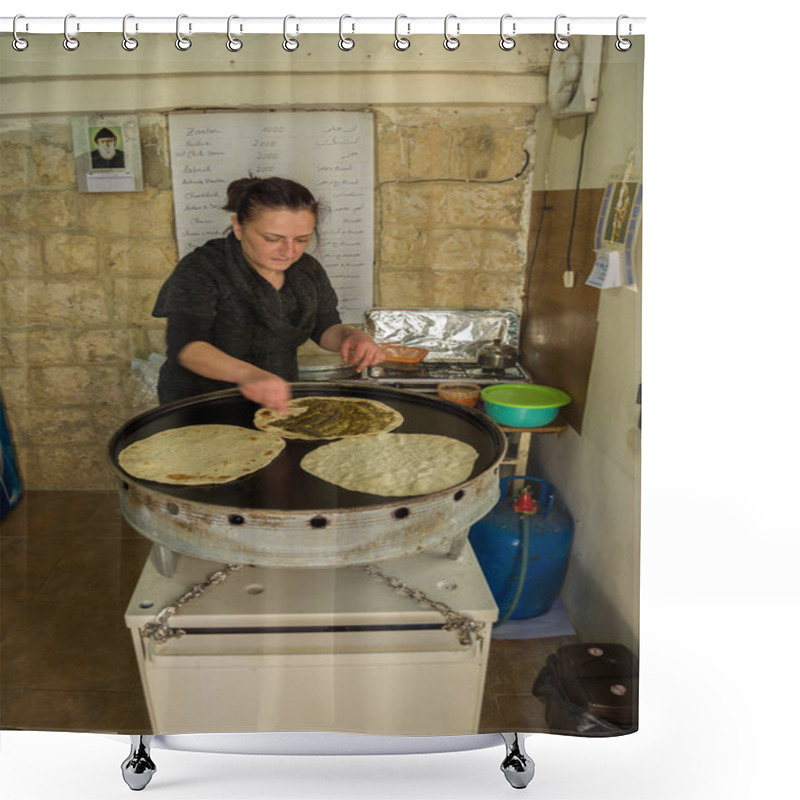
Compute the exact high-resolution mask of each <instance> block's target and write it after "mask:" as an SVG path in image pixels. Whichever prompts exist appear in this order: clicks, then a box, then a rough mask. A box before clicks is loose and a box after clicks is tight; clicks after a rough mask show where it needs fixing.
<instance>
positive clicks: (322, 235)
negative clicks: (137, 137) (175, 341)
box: [169, 111, 374, 323]
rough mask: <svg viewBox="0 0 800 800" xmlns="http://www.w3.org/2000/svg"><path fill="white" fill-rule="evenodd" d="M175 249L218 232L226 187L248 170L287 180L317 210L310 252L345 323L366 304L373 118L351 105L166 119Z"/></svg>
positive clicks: (224, 220)
mask: <svg viewBox="0 0 800 800" xmlns="http://www.w3.org/2000/svg"><path fill="white" fill-rule="evenodd" d="M169 135H170V156H171V163H172V183H173V194H174V201H175V225H176V231H177V239H178V253H179V256H180V257H181V258H182V257H183V256H185V255H186V254H187V253H189V252H191V251H192V250H194V249H195V248H196V247H199V246H200V245H202V244H204V243H205V242H207V241H208V240H209V239H214V238H218V237H220V236H222V235H223V234H224V232H225V231H226V230H227V228H228V227H229V226H230V217H231V215H230V213H229V212H227V211H223V210H222V206H224V205H225V202H226V189H227V186H228V184H229V183H230V182H231V181H233V180H236V179H237V178H243V177H247V176H248V175H250V174H252V175H255V176H257V177H260V178H267V177H270V176H278V177H281V178H291V179H292V180H295V181H298V182H299V183H302V184H303V185H305V186H307V187H308V188H309V189H310V190H311V192H312V193H313V194H314V196H315V197H316V198H317V200H318V201H319V202H320V205H321V207H322V213H321V214H320V219H319V220H318V226H317V227H318V231H319V236H318V237H316V242H315V244H314V245H312V248H311V249H310V250H309V252H310V253H311V254H312V255H313V256H314V257H315V258H317V259H318V260H319V261H320V262H321V263H322V265H323V266H324V267H325V270H326V272H327V273H328V276H329V277H330V279H331V283H332V284H333V287H334V289H336V293H337V295H338V297H339V311H340V313H341V315H342V319H343V320H344V321H345V322H351V323H361V322H363V317H364V312H365V311H366V310H367V309H368V308H370V307H371V305H372V262H373V247H374V242H373V189H374V167H373V119H372V115H371V114H369V113H363V112H352V111H291V112H274V113H272V112H252V113H235V112H231V113H210V114H182V113H175V114H170V116H169Z"/></svg>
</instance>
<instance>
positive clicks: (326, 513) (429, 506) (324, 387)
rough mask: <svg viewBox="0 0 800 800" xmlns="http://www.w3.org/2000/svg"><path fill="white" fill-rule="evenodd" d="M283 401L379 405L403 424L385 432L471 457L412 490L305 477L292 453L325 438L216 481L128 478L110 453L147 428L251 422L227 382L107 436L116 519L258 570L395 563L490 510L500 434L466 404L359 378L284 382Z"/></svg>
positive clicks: (501, 449) (180, 547)
mask: <svg viewBox="0 0 800 800" xmlns="http://www.w3.org/2000/svg"><path fill="white" fill-rule="evenodd" d="M292 396H293V397H295V398H302V397H309V396H322V397H328V396H330V397H352V398H367V399H370V400H377V401H380V402H382V403H386V404H387V405H389V406H391V407H392V408H394V409H396V410H397V411H399V412H400V413H401V414H402V415H403V418H404V422H403V424H402V425H401V426H400V427H399V428H396V429H395V430H394V431H393V433H427V434H437V435H441V436H448V437H451V438H454V439H458V440H460V441H462V442H466V443H467V444H469V445H471V446H472V447H474V448H475V450H476V451H477V452H478V458H477V459H476V461H475V465H474V468H473V470H472V474H471V475H470V477H469V478H468V479H467V480H466V481H465V482H463V483H461V484H459V485H458V486H455V487H450V488H448V489H445V490H443V491H441V492H437V493H434V494H430V495H422V496H415V497H405V498H398V497H383V496H379V495H374V494H366V493H361V492H353V491H348V490H346V489H341V488H339V487H337V486H334V485H333V484H330V483H328V482H326V481H323V480H321V479H319V478H316V477H315V476H313V475H310V474H308V473H307V472H305V470H303V469H302V468H301V466H300V461H301V460H302V458H303V457H304V456H305V455H306V454H307V453H308V452H310V451H311V450H313V449H315V448H316V447H319V446H322V445H324V444H326V443H327V442H326V441H320V442H308V441H301V440H293V439H289V440H287V441H286V448H285V449H284V451H283V452H282V453H281V454H280V455H279V456H278V458H276V459H275V461H273V462H272V463H271V464H269V465H268V466H267V467H265V468H264V469H261V470H259V471H258V472H255V473H253V474H251V475H248V476H245V477H243V478H240V479H239V480H236V481H232V482H231V483H227V484H218V485H208V486H173V485H169V484H161V483H155V482H152V481H144V480H140V479H137V478H134V477H132V476H130V475H128V474H127V473H126V472H125V471H124V470H123V469H122V468H121V467H120V466H119V462H118V456H119V453H120V452H121V451H122V450H123V449H124V448H125V447H127V446H128V445H130V444H132V443H133V442H136V441H139V440H140V439H144V438H146V437H148V436H151V435H153V434H154V433H158V432H159V431H163V430H167V429H171V428H178V427H183V426H186V425H204V424H212V423H214V424H228V425H239V426H242V427H246V428H253V427H254V425H253V417H254V416H255V413H256V411H257V410H258V408H259V406H258V405H257V404H256V403H253V402H252V401H250V400H247V399H246V398H245V397H244V396H243V395H242V394H241V393H240V392H239V391H238V390H237V389H230V390H225V391H222V392H214V393H212V394H207V395H200V396H198V397H193V398H190V399H188V400H181V401H178V402H176V403H171V404H168V405H164V406H159V407H158V408H155V409H152V410H151V411H147V412H145V413H144V414H141V415H139V416H138V417H135V418H134V419H132V420H130V421H129V422H127V423H125V425H123V426H122V427H121V428H120V429H119V430H118V431H117V432H116V433H115V434H114V435H113V436H112V438H111V440H110V441H109V445H108V453H109V457H110V459H111V463H112V465H113V467H114V470H115V472H116V473H117V476H118V479H119V494H120V503H121V507H122V512H123V516H125V518H126V519H127V521H128V522H129V523H130V524H131V525H132V526H133V527H134V528H136V529H137V530H139V531H140V532H141V533H142V534H143V535H145V536H147V537H148V538H150V539H152V540H153V541H155V542H156V543H159V544H162V545H164V546H165V547H167V548H169V549H170V550H174V551H177V552H184V553H187V554H190V555H195V556H199V557H205V558H209V559H212V560H223V561H228V562H234V563H250V564H256V565H260V566H338V565H342V564H354V563H370V562H373V561H376V560H382V559H386V558H396V557H399V556H401V555H407V554H411V553H414V552H417V551H418V550H422V549H427V548H429V547H434V546H439V545H441V544H442V543H443V542H446V541H448V540H449V539H452V538H453V537H455V536H456V535H460V534H462V533H463V532H464V531H465V530H466V529H468V527H469V525H471V524H472V523H473V522H475V521H477V520H478V519H480V518H481V517H482V516H484V515H485V514H486V513H488V512H489V510H491V508H492V506H493V505H494V503H495V502H496V500H497V496H498V482H499V465H500V462H501V460H502V458H503V455H504V453H505V448H506V440H505V436H504V435H503V432H502V430H501V429H500V428H499V427H498V426H497V425H496V424H495V423H494V422H493V421H492V420H491V419H489V418H488V417H487V416H485V415H484V414H482V413H480V412H477V411H475V410H473V409H471V408H467V407H466V406H461V405H458V404H456V403H450V402H448V401H445V400H441V399H440V398H437V397H433V396H429V395H423V394H418V393H414V392H410V391H405V390H402V389H394V388H390V387H386V386H381V385H375V384H367V383H362V382H355V381H353V382H347V383H295V384H292Z"/></svg>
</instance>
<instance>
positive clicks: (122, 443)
mask: <svg viewBox="0 0 800 800" xmlns="http://www.w3.org/2000/svg"><path fill="white" fill-rule="evenodd" d="M314 395H319V396H337V397H354V398H366V399H373V400H379V401H382V402H386V403H387V404H388V405H390V406H392V405H393V403H392V401H393V400H394V401H395V402H396V403H399V404H400V405H401V406H403V407H404V408H405V409H406V410H408V409H411V411H412V412H413V414H414V415H416V414H417V412H420V413H421V414H427V413H428V412H427V411H426V409H431V410H432V411H431V414H432V415H433V417H434V421H438V422H439V423H442V422H444V423H445V424H452V425H454V426H455V427H456V428H459V429H463V430H465V431H466V432H468V433H470V434H471V436H472V441H468V443H470V444H472V445H473V446H476V445H477V446H476V450H478V452H479V457H478V459H477V461H476V465H475V469H473V473H472V474H471V475H470V477H469V478H468V479H467V480H466V481H463V482H462V483H460V484H458V485H454V486H451V487H448V488H447V489H444V490H441V491H440V492H434V493H432V494H428V495H414V496H407V497H399V496H381V495H372V494H370V495H367V494H362V493H355V492H348V491H347V490H344V489H340V488H338V487H333V485H332V484H326V483H325V482H324V481H321V480H320V479H318V478H315V477H313V476H311V475H309V474H307V473H304V471H302V470H301V468H300V467H299V460H300V458H301V457H302V455H305V452H308V451H310V450H312V449H314V448H316V447H318V446H321V445H324V444H326V443H327V441H318V442H307V441H298V440H292V439H289V440H286V444H287V448H286V450H285V451H284V453H283V454H281V456H279V457H278V459H276V461H275V462H272V464H270V465H268V466H267V467H265V468H264V469H262V470H259V471H258V472H256V473H252V474H251V475H248V476H245V477H243V478H241V479H239V480H236V481H232V482H230V483H227V484H215V485H210V486H209V485H205V486H194V487H192V486H174V485H172V484H162V483H157V482H155V481H146V480H141V479H138V478H134V477H132V476H130V475H129V474H128V473H127V472H125V471H124V470H123V469H122V467H120V466H119V462H118V455H119V453H120V451H121V450H122V449H124V447H126V446H128V445H129V444H132V443H133V442H135V441H138V440H140V439H143V438H146V437H147V436H150V435H152V434H153V433H155V432H158V431H160V430H166V429H169V428H172V427H180V426H182V425H189V424H198V420H200V421H202V422H205V423H208V422H217V423H220V424H236V425H243V426H245V427H247V426H249V427H253V429H254V430H255V427H254V426H253V423H252V420H253V416H254V414H255V411H256V410H258V408H259V406H258V405H257V404H256V403H253V402H251V401H249V400H247V399H246V398H244V396H243V395H242V394H241V393H240V392H239V390H238V389H236V388H233V389H223V390H222V391H218V392H211V393H209V394H205V395H198V396H196V397H192V398H188V399H185V400H179V401H176V402H173V403H169V404H165V405H162V406H158V407H157V408H154V409H150V410H148V411H145V412H144V413H142V414H139V415H138V416H136V417H133V418H132V419H130V420H128V421H127V422H126V423H124V424H123V425H122V426H121V427H120V428H119V429H118V430H117V431H116V432H115V433H114V434H113V436H112V437H111V438H110V440H109V443H108V457H109V460H110V462H111V465H112V468H113V469H114V471H115V473H116V474H117V477H118V479H119V481H120V485H121V488H122V490H123V491H125V490H127V489H128V488H129V486H130V485H131V484H134V485H135V486H136V487H137V488H139V489H141V490H143V491H145V493H146V494H150V495H152V496H154V497H153V499H156V497H158V496H162V497H163V499H164V501H165V502H166V501H171V500H179V501H182V503H187V502H188V503H189V504H193V503H196V504H198V506H201V507H203V508H205V509H207V510H208V511H210V512H212V513H213V511H214V510H218V511H219V512H221V513H222V512H227V511H229V510H230V509H233V508H236V509H239V510H248V511H250V510H259V511H270V510H274V511H278V512H280V514H281V515H282V516H283V515H285V516H295V515H297V516H300V517H304V518H305V517H307V516H308V514H309V512H313V511H319V512H327V513H331V512H336V511H359V510H364V511H366V510H369V509H385V508H386V507H387V505H390V506H395V505H399V506H406V505H409V504H413V503H414V502H416V501H421V500H423V499H426V498H428V499H432V498H435V497H438V496H445V495H449V494H454V493H457V492H458V491H459V489H460V488H461V487H466V486H467V485H468V484H470V483H472V482H473V481H474V480H475V479H476V478H477V477H479V476H480V475H483V474H484V473H486V472H489V471H491V470H495V471H496V470H497V469H498V468H499V464H500V462H501V461H502V459H503V457H504V455H505V450H506V438H505V435H504V433H503V431H502V430H501V429H500V427H499V426H498V425H497V424H496V423H495V422H494V421H493V420H492V419H490V418H489V417H488V416H486V415H485V414H483V413H482V412H479V411H476V410H474V409H472V408H468V407H467V406H463V405H459V404H457V403H451V402H449V401H447V400H442V399H441V398H438V397H435V396H430V395H423V394H420V393H417V392H413V391H408V390H405V389H396V388H393V387H387V386H383V385H380V384H373V383H366V382H362V381H352V382H346V383H327V382H302V383H293V384H292V396H293V397H298V398H300V397H309V396H314ZM393 407H394V406H393ZM219 409H222V410H223V411H224V412H225V413H227V414H228V415H229V416H228V418H223V419H219V418H217V417H214V416H213V415H212V416H211V418H209V417H208V414H209V410H213V411H218V410H219ZM401 413H402V412H401ZM231 415H233V416H234V417H236V418H235V419H234V420H231V419H230V416H231ZM404 416H405V415H404ZM176 420H180V423H179V424H170V423H171V422H174V421H176ZM422 420H423V423H424V424H427V423H428V420H427V419H426V417H425V416H423V417H422ZM407 421H408V420H407ZM417 422H418V420H417ZM405 425H406V423H404V425H403V426H401V427H400V428H399V429H397V431H396V432H403V428H404V427H405ZM406 432H417V431H414V430H412V431H406ZM423 432H427V433H438V432H439V430H425V431H423ZM442 434H443V435H448V432H446V431H442ZM456 438H461V439H462V440H464V439H463V438H462V437H456ZM467 438H469V437H467ZM476 439H478V440H479V441H477V442H476ZM290 448H291V449H292V450H291V451H290ZM287 451H290V452H293V456H292V458H293V459H295V460H297V462H298V464H297V465H296V466H295V467H294V471H293V472H291V473H290V474H288V475H283V476H282V478H283V481H284V483H285V484H287V485H288V484H291V485H292V486H293V485H294V484H295V482H298V481H299V482H300V483H303V482H305V484H306V485H307V486H312V487H314V486H316V487H317V491H319V490H320V489H322V490H323V495H324V494H325V493H327V495H328V499H329V500H331V499H332V497H331V496H332V493H333V494H335V498H333V501H332V502H328V503H325V502H322V503H319V504H317V503H315V502H312V503H311V504H308V503H307V502H306V503H305V504H301V505H299V506H298V505H296V504H292V503H289V504H288V505H289V507H286V506H284V505H277V504H275V503H272V504H270V503H267V504H266V505H265V504H264V503H263V502H262V497H263V491H264V489H265V487H270V486H272V485H273V483H275V481H274V480H266V479H267V478H274V477H275V473H277V472H278V471H279V468H278V467H276V464H281V463H283V464H284V466H283V469H284V470H285V469H287V467H286V466H285V462H281V458H282V457H283V456H284V455H285V453H286V452H287ZM288 469H292V467H288ZM270 470H273V474H272V475H270V473H269V471H270ZM259 481H260V485H259V483H258V482H259ZM287 482H288V483H287ZM243 490H245V491H243ZM247 490H249V492H250V494H251V497H250V502H248V498H247V496H246V495H247ZM275 491H278V490H275ZM311 493H312V494H313V488H312V490H311ZM284 497H285V495H283V497H282V500H283V498H284ZM343 498H344V499H343Z"/></svg>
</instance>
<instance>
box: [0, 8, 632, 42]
mask: <svg viewBox="0 0 800 800" xmlns="http://www.w3.org/2000/svg"><path fill="white" fill-rule="evenodd" d="M644 26H645V18H644V17H628V16H627V15H624V14H623V15H621V16H619V17H570V16H569V15H566V14H559V15H558V16H556V17H552V16H551V17H514V16H512V15H511V14H504V15H502V17H501V16H498V17H459V16H458V15H457V14H448V15H447V17H444V18H442V17H409V16H406V15H404V14H401V15H399V16H397V17H354V16H351V15H349V14H344V15H343V16H341V17H295V16H292V15H289V16H286V17H244V16H243V17H238V16H236V15H233V16H230V17H227V16H226V17H196V16H192V15H190V14H181V15H179V16H178V17H177V18H176V17H137V16H135V15H133V14H127V15H125V17H124V18H123V17H84V16H80V15H78V14H67V15H66V16H64V17H35V16H32V17H29V16H26V15H24V14H17V15H16V16H14V17H0V32H2V33H14V34H15V36H17V37H21V36H25V35H28V34H37V35H38V34H61V35H63V36H65V37H67V38H69V37H79V36H80V35H81V34H84V33H119V34H120V35H123V34H124V35H125V36H133V35H134V34H147V33H175V34H176V35H177V36H178V38H181V36H191V35H192V34H195V33H220V34H223V35H228V36H230V35H232V34H236V35H246V34H254V33H273V34H282V35H291V36H298V35H300V34H303V33H332V34H338V35H340V36H343V35H345V34H346V35H347V36H352V35H358V34H390V35H394V36H402V37H406V36H413V35H415V34H439V35H442V36H444V37H445V38H446V39H449V38H456V37H458V36H462V35H464V36H469V35H472V34H487V33H488V34H497V35H498V36H500V37H501V38H502V39H506V38H510V37H513V36H519V35H525V34H534V33H539V34H541V33H549V34H552V35H554V37H555V39H556V40H558V39H559V38H563V39H567V38H568V37H570V36H580V35H596V36H603V35H606V36H614V35H616V36H617V38H618V39H619V38H621V37H627V36H639V35H643V34H644Z"/></svg>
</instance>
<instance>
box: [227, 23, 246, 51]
mask: <svg viewBox="0 0 800 800" xmlns="http://www.w3.org/2000/svg"><path fill="white" fill-rule="evenodd" d="M234 19H239V17H237V16H236V15H235V14H231V16H229V17H228V41H227V42H225V47H227V48H228V50H230V51H231V53H238V52H239V50H241V49H242V48H243V47H244V42H243V41H242V40H241V39H236V38H235V37H234V36H233V35H232V34H231V21H232V20H234ZM241 30H242V26H241V25H240V26H239V32H240V33H241Z"/></svg>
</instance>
